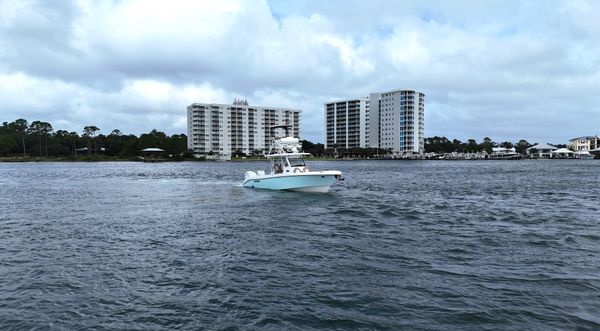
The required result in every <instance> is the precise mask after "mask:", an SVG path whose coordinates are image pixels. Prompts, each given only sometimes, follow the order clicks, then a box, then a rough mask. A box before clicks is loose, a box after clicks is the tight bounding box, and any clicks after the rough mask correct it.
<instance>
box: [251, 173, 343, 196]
mask: <svg viewBox="0 0 600 331" xmlns="http://www.w3.org/2000/svg"><path fill="white" fill-rule="evenodd" d="M341 174H342V173H341V172H339V171H315V172H310V173H301V174H293V175H265V176H257V177H253V178H248V179H246V180H245V181H244V187H248V188H259V189H268V190H288V191H299V192H321V193H324V192H327V191H329V188H330V187H331V185H333V184H335V182H336V181H337V179H338V178H339V176H340V175H341Z"/></svg>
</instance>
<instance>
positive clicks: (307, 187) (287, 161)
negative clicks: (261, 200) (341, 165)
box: [244, 125, 342, 193]
mask: <svg viewBox="0 0 600 331" xmlns="http://www.w3.org/2000/svg"><path fill="white" fill-rule="evenodd" d="M279 129H283V130H284V131H285V134H284V136H282V137H277V136H276V132H277V130H279ZM290 129H291V126H289V125H275V126H272V127H271V132H272V138H271V139H272V143H271V146H270V148H269V152H268V154H267V155H265V156H266V157H267V158H268V159H269V160H270V166H271V167H270V168H271V170H270V172H269V173H265V172H264V171H262V170H258V171H246V173H245V176H244V187H247V188H256V189H270V190H287V191H300V192H321V193H324V192H327V191H329V189H330V187H331V186H332V185H333V184H335V183H336V182H337V181H338V180H341V179H342V172H341V171H338V170H324V171H312V170H309V168H308V166H307V165H306V162H305V161H304V156H307V155H310V153H304V152H302V145H301V144H300V141H299V140H298V138H294V137H292V136H289V135H288V131H289V130H290Z"/></svg>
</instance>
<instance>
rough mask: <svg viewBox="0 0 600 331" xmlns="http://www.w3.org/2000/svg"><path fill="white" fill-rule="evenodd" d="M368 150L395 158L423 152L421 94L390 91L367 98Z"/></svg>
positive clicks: (423, 133) (422, 95)
mask: <svg viewBox="0 0 600 331" xmlns="http://www.w3.org/2000/svg"><path fill="white" fill-rule="evenodd" d="M369 101H370V103H369V105H370V109H369V123H370V124H369V125H370V128H369V131H370V132H369V134H370V136H369V146H370V147H376V148H383V149H391V150H392V152H393V153H395V154H402V153H419V154H420V153H423V151H424V150H425V137H424V136H425V94H423V93H420V92H417V91H412V90H392V91H388V92H382V93H371V94H370V96H369Z"/></svg>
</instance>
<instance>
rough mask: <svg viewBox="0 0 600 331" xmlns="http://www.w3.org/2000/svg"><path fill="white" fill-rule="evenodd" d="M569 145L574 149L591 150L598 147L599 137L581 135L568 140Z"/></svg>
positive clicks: (599, 145)
mask: <svg viewBox="0 0 600 331" xmlns="http://www.w3.org/2000/svg"><path fill="white" fill-rule="evenodd" d="M569 147H570V148H571V149H572V150H574V151H588V152H589V151H591V150H593V149H596V148H598V147H600V137H599V136H598V135H595V136H583V137H577V138H573V139H571V140H569Z"/></svg>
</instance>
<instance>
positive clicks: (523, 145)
mask: <svg viewBox="0 0 600 331" xmlns="http://www.w3.org/2000/svg"><path fill="white" fill-rule="evenodd" d="M531 146H532V145H531V144H530V143H529V142H528V141H527V140H525V139H521V140H519V142H518V143H517V144H516V145H515V150H516V151H517V153H520V154H525V152H526V151H527V149H528V148H529V147H531Z"/></svg>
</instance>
